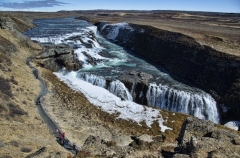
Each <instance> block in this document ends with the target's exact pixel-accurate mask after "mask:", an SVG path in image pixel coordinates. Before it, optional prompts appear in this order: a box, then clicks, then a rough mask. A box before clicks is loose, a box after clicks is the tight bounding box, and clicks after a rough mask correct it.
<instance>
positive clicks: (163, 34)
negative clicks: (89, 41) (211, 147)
mask: <svg viewBox="0 0 240 158" xmlns="http://www.w3.org/2000/svg"><path fill="white" fill-rule="evenodd" d="M105 24H106V23H104V22H103V23H97V24H96V25H97V26H98V30H99V31H100V33H101V34H102V35H103V36H105V37H109V33H110V34H113V32H114V31H115V33H116V35H115V36H116V38H114V39H112V40H114V42H115V43H117V44H119V45H121V46H124V47H126V48H128V49H131V50H132V51H133V52H135V53H137V54H138V55H141V56H143V57H145V58H147V59H150V60H152V61H154V62H156V63H158V64H160V65H162V66H163V67H164V68H165V69H166V70H167V71H169V72H170V73H172V74H174V75H177V76H179V77H181V78H184V79H186V80H188V81H190V82H191V83H194V84H195V85H197V86H198V87H200V88H202V89H204V90H205V91H207V92H209V93H211V94H212V96H213V97H214V98H215V99H216V100H217V102H218V103H219V104H224V105H226V106H228V107H229V111H228V112H227V113H226V115H225V120H233V119H237V120H239V116H238V114H239V112H240V104H239V103H240V58H239V57H237V56H234V55H229V54H227V53H223V52H219V51H216V50H214V49H213V48H210V47H208V46H204V45H200V44H199V43H197V42H196V41H195V40H194V39H193V38H191V37H189V36H186V35H183V34H180V33H174V32H169V31H165V30H160V29H156V28H154V27H151V26H142V25H135V24H128V25H127V26H126V27H119V26H114V25H105ZM117 29H118V32H117V31H116V30H117ZM223 121H224V120H223Z"/></svg>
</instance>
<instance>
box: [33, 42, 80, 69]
mask: <svg viewBox="0 0 240 158" xmlns="http://www.w3.org/2000/svg"><path fill="white" fill-rule="evenodd" d="M43 46H44V48H45V49H44V51H43V52H42V53H41V54H39V55H38V56H36V59H37V62H38V64H39V65H41V66H42V67H45V68H47V69H49V70H51V71H55V72H56V71H59V70H60V69H61V68H63V67H65V68H66V69H67V70H74V71H76V70H79V69H80V68H81V67H82V66H81V63H80V62H79V61H78V60H77V57H76V55H75V54H74V53H73V49H72V48H71V47H70V46H68V45H65V44H60V45H54V44H43Z"/></svg>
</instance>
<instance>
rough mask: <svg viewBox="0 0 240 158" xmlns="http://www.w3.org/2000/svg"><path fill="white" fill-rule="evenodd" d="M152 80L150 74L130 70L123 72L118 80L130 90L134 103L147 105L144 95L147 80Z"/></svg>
mask: <svg viewBox="0 0 240 158" xmlns="http://www.w3.org/2000/svg"><path fill="white" fill-rule="evenodd" d="M152 78H153V76H152V75H150V74H147V73H145V72H141V71H136V70H132V71H129V72H124V73H123V74H122V75H121V76H120V77H119V78H118V79H119V80H120V81H121V82H122V83H124V85H125V86H126V87H127V88H128V89H129V90H131V93H132V95H133V99H134V100H133V101H134V102H136V103H138V104H143V105H147V98H146V93H147V90H148V86H149V85H148V83H149V80H151V79H152ZM132 90H134V91H132Z"/></svg>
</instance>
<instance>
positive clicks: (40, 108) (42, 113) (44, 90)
mask: <svg viewBox="0 0 240 158" xmlns="http://www.w3.org/2000/svg"><path fill="white" fill-rule="evenodd" d="M33 59H34V57H30V58H28V59H27V61H26V64H27V65H28V66H29V67H30V68H31V69H32V72H33V75H34V76H35V77H36V79H38V80H39V81H40V84H41V92H40V93H39V95H38V96H37V97H36V99H35V100H34V102H35V104H36V106H37V109H38V112H39V114H40V116H41V117H42V119H43V120H44V122H45V123H46V124H47V126H48V128H49V129H50V130H51V131H52V133H53V134H54V136H55V137H56V140H57V142H58V143H59V141H58V138H59V136H60V134H59V133H57V132H56V130H57V129H58V130H59V131H60V132H61V133H62V132H63V131H62V130H61V129H60V127H59V126H58V124H57V123H56V122H55V121H54V120H52V119H51V118H50V116H49V115H48V114H47V112H46V111H45V110H44V108H43V106H42V98H43V96H45V95H46V94H47V93H48V90H47V88H46V85H45V82H44V81H43V79H42V78H41V77H40V76H39V73H38V70H37V69H36V68H35V67H33V66H32V65H31V64H30V62H31V61H32V60H33ZM66 140H68V139H67V138H66ZM64 148H65V149H66V150H68V151H70V152H71V153H73V154H75V153H76V151H75V150H73V143H71V142H70V141H69V140H68V143H67V144H65V145H64ZM76 148H77V149H80V147H76Z"/></svg>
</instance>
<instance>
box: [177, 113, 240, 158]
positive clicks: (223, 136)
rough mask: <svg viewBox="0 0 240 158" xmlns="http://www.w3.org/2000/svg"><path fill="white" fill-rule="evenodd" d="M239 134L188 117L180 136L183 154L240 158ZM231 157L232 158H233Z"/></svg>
mask: <svg viewBox="0 0 240 158" xmlns="http://www.w3.org/2000/svg"><path fill="white" fill-rule="evenodd" d="M239 138H240V136H239V133H237V132H231V131H230V130H229V129H224V128H220V127H217V125H216V124H214V123H212V122H210V121H206V120H200V119H198V118H195V117H188V118H187V119H186V121H185V123H184V124H183V126H182V129H181V132H180V134H179V139H178V141H179V145H180V146H181V152H182V153H185V154H189V155H192V157H199V156H201V157H208V156H209V154H210V155H214V156H220V157H225V156H226V157H229V156H230V155H231V156H234V155H235V156H237V157H238V156H240V150H239V145H238V143H236V142H238V141H239ZM231 156H230V157H231Z"/></svg>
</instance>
